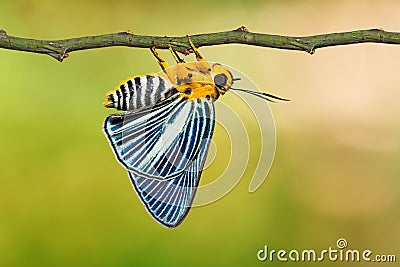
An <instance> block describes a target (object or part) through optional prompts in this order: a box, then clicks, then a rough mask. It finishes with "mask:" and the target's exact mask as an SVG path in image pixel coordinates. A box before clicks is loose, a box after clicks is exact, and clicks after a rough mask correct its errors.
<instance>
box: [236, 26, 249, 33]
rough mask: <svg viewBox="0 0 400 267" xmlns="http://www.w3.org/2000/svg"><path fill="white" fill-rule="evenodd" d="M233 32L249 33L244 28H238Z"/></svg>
mask: <svg viewBox="0 0 400 267" xmlns="http://www.w3.org/2000/svg"><path fill="white" fill-rule="evenodd" d="M234 32H249V30H248V29H247V28H246V26H240V27H239V28H237V29H236V30H234Z"/></svg>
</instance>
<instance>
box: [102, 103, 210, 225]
mask: <svg viewBox="0 0 400 267" xmlns="http://www.w3.org/2000/svg"><path fill="white" fill-rule="evenodd" d="M104 131H105V133H106V135H107V137H108V139H109V141H110V143H111V145H112V147H113V150H114V152H115V155H116V157H117V159H118V160H119V161H120V162H121V163H122V165H123V166H124V167H125V168H126V169H127V170H128V172H129V177H130V179H131V181H132V184H133V186H134V188H135V190H136V192H137V193H138V195H139V197H140V199H141V200H142V201H143V203H144V205H145V207H146V209H147V210H148V212H149V213H150V214H151V215H152V216H153V217H154V218H155V219H156V220H157V221H158V222H160V223H161V224H163V225H165V226H167V227H176V226H178V225H179V224H180V223H181V222H182V220H183V219H184V218H185V217H186V215H187V213H188V212H189V210H190V206H191V204H192V202H193V199H194V196H195V193H196V190H197V185H198V183H199V180H200V176H201V172H202V169H203V166H204V162H205V159H206V156H207V151H208V147H209V144H210V140H211V137H212V134H213V131H214V105H213V103H212V101H211V100H206V99H200V98H197V99H195V100H185V99H182V98H180V97H178V98H176V99H170V100H165V101H163V102H162V103H160V104H159V105H157V106H155V107H154V108H152V109H149V110H146V111H140V112H136V113H123V114H115V115H110V116H109V117H107V119H106V121H105V123H104Z"/></svg>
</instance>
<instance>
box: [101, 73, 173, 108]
mask: <svg viewBox="0 0 400 267" xmlns="http://www.w3.org/2000/svg"><path fill="white" fill-rule="evenodd" d="M176 92H177V91H176V89H175V88H174V86H173V85H172V83H171V82H170V81H169V80H168V79H165V78H163V77H161V76H159V75H146V76H141V77H134V78H132V79H129V80H127V81H126V82H125V83H123V84H121V85H120V87H119V88H118V89H116V90H115V91H112V92H110V94H109V95H107V100H108V101H109V102H108V105H107V108H115V109H117V110H125V111H128V110H140V109H143V108H147V107H152V106H154V105H155V104H156V103H158V102H159V101H160V100H162V99H165V98H166V97H169V96H171V95H172V94H174V93H176Z"/></svg>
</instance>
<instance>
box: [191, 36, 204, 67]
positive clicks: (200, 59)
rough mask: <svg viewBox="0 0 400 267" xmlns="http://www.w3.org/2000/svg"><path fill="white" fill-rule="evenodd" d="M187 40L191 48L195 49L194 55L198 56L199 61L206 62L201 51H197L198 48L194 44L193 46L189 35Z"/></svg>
mask: <svg viewBox="0 0 400 267" xmlns="http://www.w3.org/2000/svg"><path fill="white" fill-rule="evenodd" d="M187 38H188V41H189V44H190V46H191V47H192V49H193V52H194V54H195V55H196V59H197V61H205V59H204V58H203V57H202V56H201V55H200V52H199V50H197V48H196V47H195V46H194V44H193V42H192V40H191V39H190V36H189V35H188V36H187Z"/></svg>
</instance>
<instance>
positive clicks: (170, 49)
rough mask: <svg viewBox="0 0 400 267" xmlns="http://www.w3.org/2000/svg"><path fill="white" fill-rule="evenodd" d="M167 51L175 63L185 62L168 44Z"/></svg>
mask: <svg viewBox="0 0 400 267" xmlns="http://www.w3.org/2000/svg"><path fill="white" fill-rule="evenodd" d="M168 49H169V51H170V52H171V54H172V56H173V57H174V59H175V61H176V63H185V61H184V60H183V59H182V58H181V57H180V56H179V55H178V53H177V52H176V51H175V50H174V49H172V46H171V44H170V43H168Z"/></svg>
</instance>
